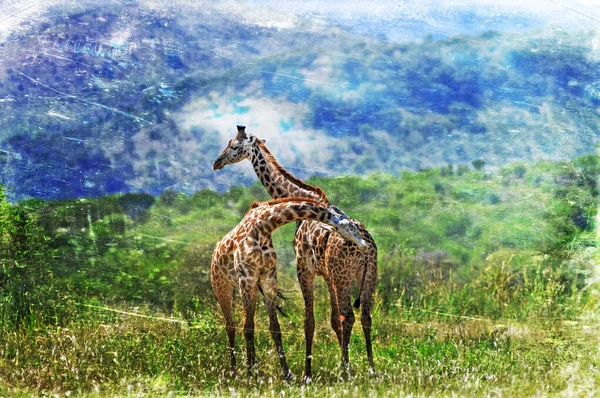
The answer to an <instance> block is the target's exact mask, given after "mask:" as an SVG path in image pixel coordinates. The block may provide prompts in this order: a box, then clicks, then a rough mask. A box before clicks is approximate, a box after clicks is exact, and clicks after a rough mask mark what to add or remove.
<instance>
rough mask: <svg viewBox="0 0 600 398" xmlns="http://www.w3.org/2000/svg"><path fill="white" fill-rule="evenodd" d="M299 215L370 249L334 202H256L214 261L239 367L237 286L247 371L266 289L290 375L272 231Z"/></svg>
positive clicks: (285, 369) (213, 280)
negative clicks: (258, 301) (260, 295)
mask: <svg viewBox="0 0 600 398" xmlns="http://www.w3.org/2000/svg"><path fill="white" fill-rule="evenodd" d="M297 220H315V222H320V223H325V224H327V225H328V226H329V227H327V226H325V228H332V229H333V230H334V231H336V232H337V233H339V234H340V235H341V236H343V237H344V238H346V239H349V240H351V241H352V242H354V244H355V245H356V246H357V247H359V248H361V249H366V248H367V243H366V242H365V241H364V240H363V238H362V237H361V234H360V231H359V229H358V226H357V225H356V224H355V223H354V222H353V221H351V220H350V219H349V218H348V216H347V215H346V214H345V213H344V212H342V211H341V210H340V209H338V208H336V207H335V206H330V205H328V204H323V203H321V202H318V201H315V200H313V199H309V198H283V199H277V200H272V201H270V202H264V203H258V202H254V203H253V204H252V205H251V207H250V210H248V212H247V213H246V215H245V216H244V218H243V219H242V221H240V223H239V224H238V225H237V226H236V227H235V228H234V229H233V230H231V231H230V232H229V233H228V234H227V235H225V237H224V238H223V239H221V240H220V241H219V242H218V243H217V246H216V248H215V251H214V252H213V256H212V263H211V273H210V276H211V284H212V288H213V291H214V293H215V296H216V298H217V301H218V302H219V306H220V307H221V311H222V312H223V315H224V317H225V325H226V330H227V337H228V340H229V350H230V355H231V368H232V371H235V353H234V345H235V323H234V321H233V311H232V302H233V291H234V288H235V286H236V285H237V286H238V287H239V289H240V293H241V296H242V302H243V309H244V338H245V340H246V352H247V365H248V375H251V373H252V367H253V366H254V365H255V363H256V354H255V350H254V313H255V310H256V296H257V294H256V292H257V290H258V289H259V288H261V289H262V291H263V293H264V296H265V305H266V307H267V309H268V311H269V329H270V331H271V337H272V338H273V340H274V342H275V347H276V349H277V354H278V355H279V362H280V364H281V369H282V371H283V375H284V377H285V378H286V379H291V373H290V370H289V368H288V366H287V363H286V360H285V352H284V350H283V343H282V340H281V329H280V327H279V321H278V320H277V309H276V300H277V274H276V260H277V257H276V253H275V250H274V249H273V242H272V239H271V233H272V232H273V231H274V230H275V229H277V228H279V227H280V226H282V225H284V224H287V223H289V222H292V221H297Z"/></svg>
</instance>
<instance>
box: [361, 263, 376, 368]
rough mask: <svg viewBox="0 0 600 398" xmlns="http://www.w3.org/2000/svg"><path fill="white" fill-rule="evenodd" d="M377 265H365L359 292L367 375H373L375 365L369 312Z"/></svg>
mask: <svg viewBox="0 0 600 398" xmlns="http://www.w3.org/2000/svg"><path fill="white" fill-rule="evenodd" d="M376 266H377V263H376V262H374V263H373V262H368V263H367V264H366V267H367V268H366V271H367V272H365V280H364V281H362V284H363V289H362V291H361V304H362V309H361V317H360V323H361V324H362V329H363V334H364V336H365V345H366V348H367V359H368V361H369V373H371V374H372V375H374V374H375V365H374V363H373V346H372V341H371V329H372V324H373V320H372V317H371V311H372V310H373V293H374V292H375V285H376V282H377V268H376Z"/></svg>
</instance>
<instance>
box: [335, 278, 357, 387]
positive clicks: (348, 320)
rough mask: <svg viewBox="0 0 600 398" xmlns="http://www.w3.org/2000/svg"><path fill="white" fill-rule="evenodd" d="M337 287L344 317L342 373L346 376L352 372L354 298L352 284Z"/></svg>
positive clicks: (339, 303) (341, 312)
mask: <svg viewBox="0 0 600 398" xmlns="http://www.w3.org/2000/svg"><path fill="white" fill-rule="evenodd" d="M336 287H337V300H338V305H339V308H340V314H341V318H342V375H343V376H344V377H345V378H346V377H348V373H349V372H350V359H349V355H348V350H349V346H350V336H351V335H352V327H353V326H354V311H353V310H352V298H351V296H350V286H347V285H344V284H342V286H339V285H336Z"/></svg>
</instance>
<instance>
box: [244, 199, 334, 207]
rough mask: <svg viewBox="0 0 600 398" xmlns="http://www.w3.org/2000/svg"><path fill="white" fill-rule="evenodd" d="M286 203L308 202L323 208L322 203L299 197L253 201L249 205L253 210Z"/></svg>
mask: <svg viewBox="0 0 600 398" xmlns="http://www.w3.org/2000/svg"><path fill="white" fill-rule="evenodd" d="M287 202H309V203H312V204H315V205H318V206H323V202H320V201H318V200H316V199H314V198H308V197H307V198H303V197H299V196H290V197H287V198H279V199H273V200H269V201H266V202H260V201H257V200H255V201H254V202H252V204H251V205H250V208H251V209H254V208H256V207H258V206H272V205H276V204H279V203H287Z"/></svg>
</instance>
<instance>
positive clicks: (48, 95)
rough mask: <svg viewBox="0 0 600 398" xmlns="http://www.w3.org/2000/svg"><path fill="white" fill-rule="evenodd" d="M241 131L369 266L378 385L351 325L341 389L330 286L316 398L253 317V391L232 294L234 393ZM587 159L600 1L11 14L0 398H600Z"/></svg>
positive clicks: (87, 1) (269, 4)
mask: <svg viewBox="0 0 600 398" xmlns="http://www.w3.org/2000/svg"><path fill="white" fill-rule="evenodd" d="M236 125H244V126H246V132H247V133H249V134H253V135H255V136H258V137H259V138H262V139H266V140H267V142H266V146H267V147H268V148H269V150H270V151H271V152H272V154H273V155H274V157H275V158H276V159H277V160H278V161H279V163H280V164H281V166H283V167H284V168H285V169H286V170H288V171H289V172H290V173H292V174H293V175H294V176H296V177H298V178H301V179H303V180H307V181H308V182H309V183H310V184H313V185H318V186H320V187H322V188H323V189H324V190H325V192H326V193H327V195H328V198H329V200H330V201H331V203H332V204H335V205H336V206H339V207H340V208H341V209H342V210H344V211H345V212H346V213H347V214H348V215H349V216H351V217H353V218H355V219H357V220H360V221H361V222H362V223H363V224H364V225H365V226H366V228H367V229H368V230H369V231H370V233H371V235H372V236H373V238H374V240H375V242H376V243H377V246H378V255H379V262H378V273H379V279H378V282H377V288H376V292H375V304H374V308H373V311H372V313H373V320H374V326H373V336H374V337H373V340H374V350H375V369H376V371H377V372H378V376H377V377H378V378H370V376H368V372H367V366H368V364H367V363H366V362H367V361H366V354H365V353H364V351H365V348H364V343H363V341H364V340H363V336H362V330H361V328H360V323H362V322H363V321H364V320H367V318H366V317H365V318H363V320H361V315H359V314H360V313H359V312H358V310H357V311H356V312H355V314H356V324H355V325H354V329H353V332H354V334H353V335H352V337H351V345H350V346H351V351H350V361H351V364H352V366H353V368H352V369H353V371H352V372H351V373H352V374H351V376H352V377H355V378H354V379H352V378H351V379H350V382H347V383H346V382H340V380H341V379H340V378H338V376H339V375H340V374H339V372H338V370H339V369H340V367H339V364H340V360H339V359H340V349H339V347H338V345H337V338H336V335H335V333H334V332H333V331H332V329H331V327H330V308H331V307H330V302H329V292H333V293H335V292H336V291H340V290H342V289H339V290H336V289H337V287H336V288H335V289H331V290H330V291H328V289H327V286H326V285H325V283H324V282H323V279H322V278H317V279H316V282H315V288H314V291H315V297H316V301H315V302H316V304H315V313H316V316H315V319H316V340H315V345H314V346H315V351H314V354H313V357H314V362H313V363H314V366H313V371H314V378H313V379H312V380H313V384H312V385H304V384H300V383H296V384H293V383H292V385H291V386H290V385H288V384H285V383H284V382H282V381H281V380H280V374H281V373H280V371H279V364H278V363H277V358H276V354H275V351H273V350H272V343H271V340H270V334H269V332H268V326H267V325H268V319H267V316H266V311H265V308H264V306H263V304H262V299H261V300H260V304H259V311H258V312H257V316H256V317H257V318H256V319H257V323H256V325H257V326H256V330H257V353H258V356H259V367H258V369H259V376H257V377H256V378H255V379H252V380H251V381H250V382H246V379H245V378H243V377H242V376H243V375H245V369H244V351H243V349H242V347H243V341H242V340H243V337H241V336H243V332H242V331H241V329H240V327H241V322H239V320H240V319H241V310H240V305H239V300H238V298H239V295H238V294H237V293H236V310H235V315H236V319H237V320H238V324H237V326H238V329H237V333H238V335H237V336H238V340H237V346H236V347H237V348H236V351H235V352H236V353H237V354H238V366H239V369H240V370H239V373H238V377H231V374H230V373H229V367H228V365H229V353H228V352H227V351H226V345H227V342H226V335H225V329H224V327H223V317H222V316H221V312H220V311H219V306H218V305H217V302H216V300H215V297H214V295H213V291H212V290H211V282H210V272H211V255H212V253H213V250H214V248H215V245H216V244H217V242H218V241H219V240H220V239H221V238H223V236H225V235H226V234H227V233H228V232H229V231H230V230H232V229H233V228H234V227H235V226H236V225H237V224H238V223H239V222H240V220H241V219H242V217H243V216H244V214H245V213H246V211H247V210H248V208H249V207H250V204H251V203H252V201H254V200H267V199H269V196H268V194H267V192H266V190H265V189H264V187H263V186H262V185H260V183H259V182H258V180H257V176H256V174H255V171H254V169H253V168H252V165H251V163H250V162H248V161H246V160H244V161H243V162H240V163H238V164H232V165H227V166H225V167H224V168H223V169H221V170H216V171H214V170H213V169H212V167H213V162H214V161H215V159H217V157H218V156H219V154H220V153H221V152H222V151H223V149H224V148H226V147H227V145H228V142H229V141H230V140H231V139H232V138H234V137H235V136H236V133H237V129H236ZM598 148H600V0H593V1H585V0H443V1H442V0H404V1H402V0H396V1H393V0H367V1H360V0H323V1H321V0H304V1H288V0H262V1H259V0H247V1H241V0H240V1H234V0H231V1H229V0H226V1H212V0H210V1H209V0H111V1H109V0H102V1H98V0H0V396H30V395H33V396H35V395H44V396H46V395H48V396H50V395H52V396H62V395H65V396H69V394H72V395H82V396H86V395H88V394H91V396H126V395H132V396H133V395H136V396H137V395H140V396H142V395H148V396H169V395H170V394H171V395H177V396H179V395H181V396H188V395H190V396H194V395H200V396H205V395H211V394H212V393H221V394H222V395H226V396H227V395H230V396H246V395H248V394H250V395H252V394H253V395H254V396H276V395H280V396H284V395H286V394H288V392H289V391H291V393H290V394H289V395H292V396H313V395H315V394H317V396H319V395H321V396H342V397H344V396H361V395H365V396H413V394H414V396H428V395H434V396H503V395H506V396H522V395H527V396H547V395H549V396H554V395H553V394H556V395H558V396H566V397H572V396H586V397H591V396H600V394H599V392H600V377H599V375H600V373H599V372H598V368H599V367H600V361H599V360H598V358H600V356H599V354H600V311H599V308H600V292H599V291H600V287H599V286H600V284H599V283H600V265H599V264H600V250H598V246H599V244H598V242H599V241H600V228H599V226H600V212H598V200H599V192H600V189H599V176H600V157H599V156H598V155H599V154H598ZM295 226H296V225H295V223H291V224H290V225H287V226H284V227H282V228H280V229H278V230H277V231H275V233H273V242H274V246H275V251H276V252H277V273H278V279H277V283H278V288H281V289H282V290H283V293H284V294H283V295H284V296H288V297H289V298H290V299H289V300H280V301H279V304H281V305H282V306H283V309H284V312H286V313H287V314H288V315H289V318H285V320H284V318H283V316H280V318H279V319H280V320H281V324H282V329H283V331H284V335H283V336H284V337H283V339H284V346H285V347H286V350H287V351H286V352H287V353H288V354H289V356H288V359H289V363H290V365H291V369H292V373H294V375H296V377H298V379H297V381H300V380H301V379H300V378H301V376H300V375H301V374H302V370H303V369H302V367H303V364H304V363H305V362H304V361H305V358H304V344H305V341H304V333H303V332H302V325H304V322H303V316H304V307H303V305H304V301H303V300H302V298H301V293H300V292H299V287H298V286H299V285H298V278H297V275H296V271H297V269H296V257H295V254H294V250H293V248H292V244H291V242H292V241H293V238H294V233H295ZM265 250H266V249H265ZM361 275H367V273H366V272H365V273H364V274H359V278H360V276H361ZM353 283H354V285H353V286H352V290H351V291H352V298H353V299H355V298H356V297H357V294H358V290H359V285H358V283H355V282H353ZM259 297H260V296H259ZM294 298H295V300H294ZM334 306H335V302H334ZM363 308H364V304H363ZM342 318H343V319H348V318H344V317H342ZM332 319H333V320H335V319H336V318H335V317H332ZM367 322H368V320H367ZM261 372H262V373H261ZM262 376H264V377H262ZM253 383H254V384H253ZM340 385H341V386H343V388H344V389H343V390H340V389H339V388H340ZM340 391H341V392H340ZM590 391H592V393H589V392H590ZM594 392H595V394H594ZM586 393H587V395H586Z"/></svg>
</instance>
